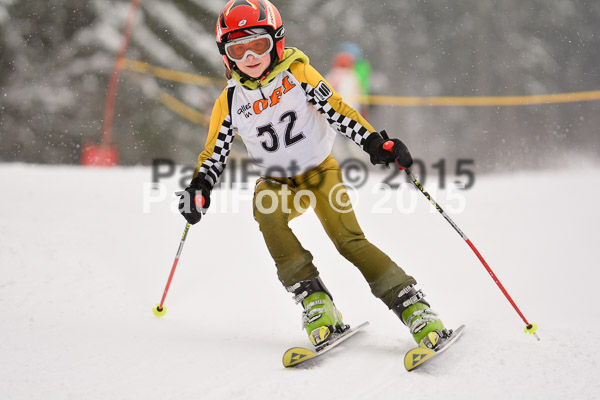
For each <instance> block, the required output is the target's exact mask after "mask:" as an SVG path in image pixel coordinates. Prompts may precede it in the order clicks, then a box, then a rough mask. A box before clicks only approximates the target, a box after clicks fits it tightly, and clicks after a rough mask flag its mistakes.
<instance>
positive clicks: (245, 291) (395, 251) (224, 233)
mask: <svg viewBox="0 0 600 400" xmlns="http://www.w3.org/2000/svg"><path fill="white" fill-rule="evenodd" d="M150 180H151V174H150V170H149V169H147V168H141V167H140V168H115V169H82V168H78V167H50V166H43V167H42V166H29V165H18V164H12V165H9V164H4V165H0V182H1V183H2V188H3V190H2V196H1V197H0V205H1V207H0V310H1V311H2V312H1V313H0V339H1V340H0V399H67V398H76V399H111V400H112V399H146V400H147V399H161V400H162V399H307V398H328V399H390V398H400V399H409V398H410V399H417V398H423V396H427V397H428V398H430V397H431V396H432V395H434V396H439V398H444V399H592V398H599V397H600V384H599V383H598V379H597V377H598V376H599V375H598V373H599V372H600V369H599V368H598V363H599V361H598V355H599V350H600V344H599V341H598V340H597V339H596V336H597V333H598V331H600V322H599V319H598V311H597V305H596V303H597V293H596V290H597V288H598V280H599V278H600V272H598V268H599V265H598V256H597V251H598V249H597V247H596V246H598V225H599V223H600V209H599V208H598V207H597V204H596V201H595V200H596V199H597V198H598V197H599V196H600V186H599V185H598V182H599V181H600V169H595V168H583V169H572V170H568V171H564V172H553V173H550V172H546V173H521V174H511V175H502V176H489V177H478V180H477V182H476V184H475V186H474V187H473V189H471V190H469V191H466V192H461V194H460V196H462V197H460V198H458V199H452V198H451V197H449V196H448V194H449V192H444V191H439V190H438V191H436V195H435V196H434V197H436V199H437V200H438V201H439V202H440V203H441V204H442V205H444V204H448V205H449V208H450V209H454V208H458V207H457V204H458V205H459V204H460V203H461V201H464V210H463V211H462V212H459V213H453V214H452V215H451V216H452V218H453V219H454V220H455V221H456V222H457V223H458V225H459V226H460V227H461V228H462V229H463V230H464V231H465V233H466V234H467V235H469V237H470V238H471V239H472V240H473V242H474V243H475V245H476V246H477V247H478V248H479V250H480V251H481V252H482V254H483V255H484V257H486V259H487V261H488V262H489V263H490V265H491V267H492V268H493V269H494V271H495V272H496V274H497V276H498V277H499V279H500V280H501V281H502V283H503V284H504V285H505V287H506V288H507V290H508V291H509V293H511V295H512V296H513V298H514V300H515V301H516V303H517V304H518V305H519V306H520V307H521V309H522V311H523V312H524V314H525V316H526V317H527V318H529V319H530V320H532V321H533V322H537V323H538V324H539V326H540V329H539V331H538V333H539V335H540V337H541V338H542V340H541V341H540V342H537V341H536V340H535V339H534V338H533V337H531V336H528V335H525V334H524V333H523V328H524V326H523V325H524V324H523V323H522V321H521V320H520V319H519V317H518V316H517V314H516V313H515V312H514V310H513V309H512V308H511V307H510V305H509V304H508V302H507V301H506V300H505V298H504V297H503V296H502V294H501V293H500V291H499V290H498V289H497V287H496V285H495V284H494V282H493V281H492V279H490V277H489V275H488V274H487V272H486V271H485V270H484V268H483V266H481V264H480V263H479V261H478V260H477V259H476V258H475V256H474V255H473V253H472V252H471V250H469V248H468V247H467V246H466V245H465V244H464V242H463V241H462V239H461V238H460V237H459V236H458V235H457V234H456V233H455V232H454V231H453V230H452V228H451V227H450V226H449V225H448V224H447V223H446V221H444V219H443V218H442V217H441V216H439V215H438V214H437V213H435V212H434V213H432V212H431V211H430V209H429V205H428V204H427V202H426V201H425V199H424V198H423V197H422V196H421V195H420V194H418V193H416V192H415V197H414V199H415V200H418V201H417V202H416V203H415V204H416V205H417V206H416V208H415V209H414V211H411V212H408V211H407V210H406V208H405V209H403V210H399V209H398V207H397V206H395V205H394V203H393V200H390V201H389V202H388V203H387V204H383V206H384V207H383V208H386V207H387V208H389V210H387V211H391V212H387V213H381V212H374V204H375V203H376V202H377V201H378V200H379V199H380V198H381V193H380V194H377V193H373V192H372V191H371V188H370V186H369V185H367V186H366V187H365V188H364V189H361V190H360V191H359V192H358V193H357V194H356V195H357V196H359V199H358V200H357V204H356V209H357V215H358V218H359V221H360V222H361V225H362V227H363V229H364V230H365V232H366V234H367V237H368V238H369V239H370V240H371V241H372V242H374V243H375V244H377V245H378V246H379V247H381V248H382V249H384V250H385V251H386V252H388V253H389V254H390V255H391V256H392V258H394V259H395V260H396V261H397V262H398V263H399V264H400V265H402V266H403V267H404V268H405V269H406V270H407V271H408V272H409V273H411V274H412V275H414V276H415V277H416V278H417V280H418V281H419V286H420V287H421V288H422V289H423V291H424V292H425V293H426V294H427V295H428V300H429V301H430V302H431V304H432V307H433V308H434V309H435V310H437V311H438V312H439V313H440V314H441V316H442V317H443V320H444V321H445V323H446V325H448V326H458V325H459V324H461V323H465V324H467V326H468V329H467V331H466V333H465V335H464V336H463V338H462V339H461V340H460V341H459V342H458V343H457V344H456V346H455V347H454V348H452V349H451V351H449V352H447V353H445V354H444V355H443V356H442V357H440V358H439V359H438V360H436V362H435V363H432V364H431V365H428V366H426V367H424V368H423V369H421V370H418V371H415V372H412V373H408V372H406V371H405V370H404V367H403V360H402V357H403V354H404V352H405V351H406V350H407V349H409V348H410V347H411V346H412V343H411V339H410V337H409V334H408V332H407V330H406V328H405V327H404V326H403V325H401V324H400V322H399V321H398V320H397V319H396V317H395V316H394V315H393V314H392V313H391V312H389V311H388V310H387V309H386V308H385V307H384V306H383V305H382V304H381V303H380V302H379V301H378V300H377V299H375V298H373V296H372V295H371V294H370V291H369V288H368V286H367V284H366V283H365V282H364V280H363V279H362V277H361V275H360V274H359V273H358V271H357V270H356V269H355V268H354V267H353V266H352V265H350V264H349V263H348V262H347V261H346V260H344V259H343V258H342V257H341V256H339V255H338V254H337V253H336V252H335V249H334V248H333V245H332V244H331V243H330V242H329V241H328V239H327V237H326V236H325V233H324V232H323V231H322V229H321V228H320V226H319V224H318V221H317V219H316V217H315V216H314V214H312V213H310V212H309V213H307V215H304V216H303V217H302V218H298V219H296V220H294V221H293V222H292V226H293V228H294V229H295V231H296V232H297V234H298V236H299V237H300V238H301V240H302V241H303V244H304V245H305V247H306V248H308V249H310V250H311V251H312V252H313V254H314V256H315V263H316V265H317V266H318V267H319V268H320V271H321V275H322V278H323V280H324V281H325V283H326V284H327V286H328V287H329V289H330V290H331V291H332V293H333V294H334V297H335V300H336V304H337V305H338V307H339V308H340V309H341V310H342V312H343V313H344V319H345V321H346V322H349V323H359V322H362V321H364V320H369V321H370V322H371V325H370V326H369V327H368V328H367V330H366V331H365V332H364V333H362V334H360V335H358V336H357V337H356V338H354V339H353V340H352V341H350V342H348V344H345V345H343V346H341V348H340V349H336V350H334V351H333V352H332V356H331V357H328V358H326V359H325V360H323V362H322V363H321V364H320V365H319V366H318V367H316V368H312V369H295V370H294V369H292V370H286V369H284V368H283V367H282V365H281V356H282V354H283V352H284V350H285V349H287V348H288V347H291V346H294V345H307V344H308V339H307V338H306V336H305V334H304V333H303V332H302V331H301V330H300V308H299V306H296V305H294V303H293V301H292V299H291V297H290V296H289V294H287V293H286V292H285V291H284V290H283V289H282V288H281V286H280V284H279V282H278V280H277V278H276V275H275V269H274V266H273V262H272V260H271V259H270V257H269V255H268V253H267V250H266V247H265V246H264V243H263V242H262V237H261V235H260V232H259V231H258V227H257V225H256V223H255V222H254V220H253V218H252V212H251V201H250V198H251V191H250V192H248V191H245V192H239V191H230V190H221V191H217V192H215V196H214V199H213V200H214V202H213V204H214V206H213V209H211V213H210V214H208V215H207V216H206V217H205V218H204V219H203V220H202V221H201V223H200V224H198V225H196V226H194V227H193V228H192V229H191V230H190V233H189V236H188V241H187V243H186V245H185V248H184V250H183V254H182V258H181V261H180V263H179V266H178V269H177V272H176V273H175V278H174V280H173V284H172V286H171V290H170V292H169V294H168V297H167V301H166V305H167V307H168V312H167V314H166V316H165V317H163V318H156V317H155V316H154V315H153V314H152V312H151V308H152V307H153V305H154V304H156V303H157V302H159V301H160V297H161V295H162V291H163V288H164V285H165V283H166V280H167V277H168V274H169V270H170V268H171V264H172V262H173V258H174V256H175V252H176V250H177V246H178V244H179V239H180V235H181V233H182V230H183V228H184V220H183V219H182V218H181V217H180V216H178V215H176V213H175V212H174V211H173V210H172V208H173V205H174V204H175V199H174V198H171V197H167V198H166V199H165V200H163V201H160V202H149V201H148V199H149V198H150V196H157V194H156V191H155V192H149V191H147V190H146V191H145V189H144V183H145V182H149V181H150ZM165 183H166V189H165V190H167V191H168V192H173V191H175V190H178V181H177V180H175V179H172V180H169V181H168V182H165ZM371 186H372V185H371ZM426 186H428V187H431V188H435V183H433V182H431V183H428V184H427V185H426ZM432 191H433V190H432ZM165 193H166V192H165ZM454 194H456V193H454ZM404 195H406V198H405V200H406V201H407V202H408V201H409V200H411V199H413V198H412V197H411V195H410V193H409V192H408V191H406V192H405V193H404ZM153 198H154V197H153ZM447 199H448V200H447ZM407 204H408V203H407ZM144 206H146V209H147V210H146V211H147V212H144ZM377 210H378V211H382V210H381V209H380V207H377ZM383 211H385V210H383ZM401 211H402V212H401ZM594 377H596V378H594Z"/></svg>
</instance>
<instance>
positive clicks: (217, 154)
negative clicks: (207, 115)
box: [198, 115, 235, 187]
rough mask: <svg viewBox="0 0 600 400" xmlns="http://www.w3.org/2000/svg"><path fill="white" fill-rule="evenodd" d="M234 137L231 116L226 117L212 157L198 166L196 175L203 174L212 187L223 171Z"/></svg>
mask: <svg viewBox="0 0 600 400" xmlns="http://www.w3.org/2000/svg"><path fill="white" fill-rule="evenodd" d="M234 137H235V134H234V131H233V128H232V126H231V115H228V116H227V117H226V118H225V119H224V120H223V123H222V124H221V129H220V130H219V134H218V136H217V141H216V142H215V145H214V148H213V152H212V156H211V157H209V158H207V159H206V160H205V161H204V162H203V163H202V165H201V166H200V169H199V172H198V175H200V174H204V176H205V177H206V181H207V182H208V183H210V184H211V186H212V187H214V186H215V185H216V184H217V183H218V182H219V178H220V176H221V174H222V173H223V171H224V170H225V166H226V164H227V157H228V156H229V151H230V150H231V143H232V142H233V138H234Z"/></svg>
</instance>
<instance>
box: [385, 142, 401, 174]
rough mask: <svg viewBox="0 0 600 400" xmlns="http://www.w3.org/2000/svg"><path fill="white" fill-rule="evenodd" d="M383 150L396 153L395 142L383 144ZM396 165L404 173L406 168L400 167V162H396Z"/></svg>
mask: <svg viewBox="0 0 600 400" xmlns="http://www.w3.org/2000/svg"><path fill="white" fill-rule="evenodd" d="M383 149H384V150H387V151H389V152H390V153H393V152H394V142H393V141H391V140H388V141H387V142H385V143H384V144H383ZM396 165H398V168H400V171H404V167H403V166H401V165H400V163H398V160H396Z"/></svg>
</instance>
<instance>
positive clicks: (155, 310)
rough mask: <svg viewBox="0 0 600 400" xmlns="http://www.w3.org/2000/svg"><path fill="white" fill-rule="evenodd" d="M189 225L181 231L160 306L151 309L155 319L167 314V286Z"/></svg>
mask: <svg viewBox="0 0 600 400" xmlns="http://www.w3.org/2000/svg"><path fill="white" fill-rule="evenodd" d="M190 226H191V225H190V224H189V223H187V224H185V229H184V230H183V235H182V236H181V242H179V249H177V255H176V256H175V261H173V266H172V267H171V273H170V274H169V280H168V281H167V286H165V291H164V292H163V295H162V299H161V300H160V304H157V305H156V307H154V308H152V312H153V313H154V315H156V316H157V317H162V316H163V315H165V314H166V313H167V307H165V306H164V304H165V298H166V297H167V292H168V291H169V286H171V280H173V275H174V274H175V268H176V267H177V263H178V262H179V256H181V250H183V245H184V244H185V238H186V237H187V234H188V231H189V230H190Z"/></svg>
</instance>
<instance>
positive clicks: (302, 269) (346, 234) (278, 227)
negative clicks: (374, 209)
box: [254, 155, 416, 308]
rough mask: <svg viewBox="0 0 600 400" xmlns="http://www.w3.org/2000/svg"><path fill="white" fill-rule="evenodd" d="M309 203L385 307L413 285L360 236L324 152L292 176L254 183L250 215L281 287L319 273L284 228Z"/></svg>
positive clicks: (335, 170)
mask: <svg viewBox="0 0 600 400" xmlns="http://www.w3.org/2000/svg"><path fill="white" fill-rule="evenodd" d="M311 203H312V204H311ZM309 206H312V207H313V209H314V211H315V214H316V215H317V217H318V218H319V220H320V221H321V225H322V226H323V228H324V229H325V232H326V233H327V235H328V236H329V238H330V239H331V241H332V242H333V244H334V245H335V247H336V249H337V250H338V252H339V253H340V254H341V255H342V256H344V257H345V258H346V259H347V260H348V261H350V262H351V263H352V264H354V265H355V266H356V267H357V268H358V269H359V271H360V272H361V273H362V274H363V276H364V277H365V279H366V281H367V282H368V284H369V286H370V288H371V292H372V293H373V294H374V295H375V297H377V298H379V299H381V300H382V301H383V302H384V303H385V304H386V305H387V306H388V308H391V307H392V305H393V304H394V301H395V300H396V298H397V297H398V293H399V292H400V290H402V289H403V288H404V287H406V286H408V285H410V284H415V283H416V281H415V280H414V278H412V277H411V276H409V275H407V274H406V273H405V272H404V271H403V270H402V269H401V268H400V267H399V266H398V265H397V264H396V263H395V262H394V261H392V260H391V259H390V257H388V256H387V255H386V254H385V253H384V252H382V251H381V250H379V249H378V248H377V247H375V246H374V245H373V244H371V243H370V242H369V241H368V240H367V239H366V238H365V235H364V233H363V232H362V230H361V228H360V226H359V225H358V222H357V221H356V216H355V215H354V211H353V209H352V205H351V204H350V199H349V197H348V194H347V193H346V188H345V186H343V183H342V173H341V171H340V168H339V165H338V163H337V161H336V160H335V159H334V158H333V157H332V156H331V155H330V156H329V157H328V158H327V159H326V160H325V161H323V162H322V163H321V164H320V165H319V166H317V167H315V168H313V169H311V170H309V171H307V172H305V173H303V174H300V175H298V176H295V177H293V178H269V177H261V178H259V179H258V180H257V182H256V187H255V193H254V218H255V219H256V221H257V222H258V224H259V228H260V231H261V232H262V234H263V236H264V239H265V242H266V244H267V247H268V249H269V252H270V253H271V256H272V257H273V260H274V261H275V265H276V267H277V275H278V277H279V280H280V281H281V283H283V285H284V286H291V285H293V284H295V283H297V282H300V281H304V280H309V279H313V278H316V277H317V276H319V272H318V271H317V269H316V267H315V266H314V264H313V256H312V255H311V253H310V252H309V251H308V250H306V249H304V247H302V245H301V244H300V241H299V240H298V238H297V237H296V235H295V234H294V233H293V232H292V230H291V229H290V227H289V226H288V223H289V221H291V220H292V219H293V218H295V217H297V216H299V215H301V214H302V213H303V212H304V211H306V209H307V208H308V207H309Z"/></svg>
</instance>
